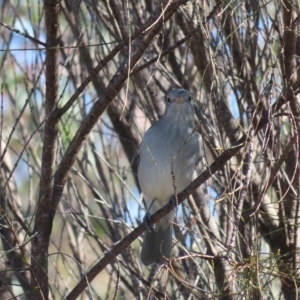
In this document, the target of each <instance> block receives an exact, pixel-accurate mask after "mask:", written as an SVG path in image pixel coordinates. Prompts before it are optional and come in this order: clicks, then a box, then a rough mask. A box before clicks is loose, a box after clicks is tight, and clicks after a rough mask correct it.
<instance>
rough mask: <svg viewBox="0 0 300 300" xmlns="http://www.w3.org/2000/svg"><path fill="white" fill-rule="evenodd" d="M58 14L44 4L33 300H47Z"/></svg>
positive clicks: (47, 1)
mask: <svg viewBox="0 0 300 300" xmlns="http://www.w3.org/2000/svg"><path fill="white" fill-rule="evenodd" d="M59 12H60V5H59V4H58V2H56V1H52V0H45V22H46V34H47V50H46V74H45V75H46V98H45V117H46V121H45V127H44V136H43V138H44V139H43V152H42V166H41V177H40V178H41V179H40V189H39V197H38V203H37V209H36V215H35V222H34V232H36V233H38V235H37V236H36V237H35V238H34V239H33V242H32V266H33V269H32V271H33V278H32V288H33V290H35V291H36V292H34V296H33V297H32V299H41V294H40V292H39V290H41V292H42V295H43V298H44V299H48V293H49V285H48V255H47V254H48V247H49V240H50V234H51V227H52V226H51V216H50V206H51V199H52V192H53V174H54V163H55V155H56V139H57V133H58V126H57V124H58V120H57V118H55V115H54V114H52V112H53V111H54V109H55V107H56V103H57V99H58V54H59V51H58V49H57V47H58V45H59Z"/></svg>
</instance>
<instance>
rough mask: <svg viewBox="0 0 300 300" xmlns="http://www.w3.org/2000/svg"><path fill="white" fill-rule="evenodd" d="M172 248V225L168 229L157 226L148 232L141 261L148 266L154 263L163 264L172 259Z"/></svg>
mask: <svg viewBox="0 0 300 300" xmlns="http://www.w3.org/2000/svg"><path fill="white" fill-rule="evenodd" d="M171 247H172V225H171V224H169V226H168V227H167V228H163V227H161V226H159V224H157V225H156V228H151V231H150V230H147V231H146V233H145V236H144V241H143V245H142V251H141V261H142V263H143V264H144V265H146V266H148V265H151V264H154V263H157V264H163V263H165V262H166V261H167V260H168V259H170V255H171Z"/></svg>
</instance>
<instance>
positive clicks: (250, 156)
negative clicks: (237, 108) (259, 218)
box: [228, 107, 254, 251]
mask: <svg viewBox="0 0 300 300" xmlns="http://www.w3.org/2000/svg"><path fill="white" fill-rule="evenodd" d="M247 118H248V124H250V129H249V134H248V141H249V146H248V156H247V162H246V164H247V167H246V172H245V179H244V182H243V186H242V190H241V194H240V198H239V200H238V203H237V206H236V213H235V218H234V226H233V230H232V235H231V239H230V243H229V245H228V249H229V251H231V250H232V249H233V246H234V243H235V237H236V233H237V229H238V227H239V223H240V218H241V216H242V210H243V206H244V201H245V199H246V196H247V191H248V186H249V183H250V177H251V165H252V160H253V137H254V128H253V126H252V122H251V120H252V108H251V107H248V109H247Z"/></svg>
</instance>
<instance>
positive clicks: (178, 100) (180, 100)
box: [174, 97, 184, 104]
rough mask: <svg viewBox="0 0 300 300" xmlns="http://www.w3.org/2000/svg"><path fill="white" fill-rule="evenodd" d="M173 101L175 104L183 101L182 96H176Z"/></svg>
mask: <svg viewBox="0 0 300 300" xmlns="http://www.w3.org/2000/svg"><path fill="white" fill-rule="evenodd" d="M174 102H175V103H176V104H183V103H184V99H183V98H182V97H177V98H176V99H175V101H174Z"/></svg>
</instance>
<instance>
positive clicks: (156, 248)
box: [138, 89, 200, 266]
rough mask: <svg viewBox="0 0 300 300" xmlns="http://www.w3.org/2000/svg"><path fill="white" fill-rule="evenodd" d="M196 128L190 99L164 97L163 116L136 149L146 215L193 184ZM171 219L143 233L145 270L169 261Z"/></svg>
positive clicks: (180, 92)
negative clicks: (137, 149) (147, 267)
mask: <svg viewBox="0 0 300 300" xmlns="http://www.w3.org/2000/svg"><path fill="white" fill-rule="evenodd" d="M195 126H196V123H195V110H194V103H193V99H192V95H191V94H190V92H189V91H187V90H185V89H173V90H172V91H170V92H169V93H168V95H167V97H166V107H165V112H164V114H163V115H162V117H161V118H160V119H159V120H158V121H157V122H156V123H154V124H153V125H152V126H151V127H150V128H149V129H148V130H147V131H146V133H145V135H144V138H143V140H142V142H141V144H140V146H139V151H138V156H139V163H138V180H139V184H140V187H141V191H142V194H143V197H144V200H145V203H146V208H147V209H148V210H147V213H148V214H153V213H155V212H156V211H157V210H159V209H160V208H162V207H163V206H164V205H166V204H167V203H168V201H170V199H171V197H172V196H173V195H174V193H175V189H176V193H180V192H181V191H183V190H184V189H185V188H186V187H187V186H188V185H189V184H190V183H191V181H192V180H193V176H195V171H196V166H197V164H198V162H199V160H200V139H199V138H200V135H199V133H198V132H197V131H196V130H195ZM174 217H175V212H174V211H171V212H170V213H168V214H167V215H166V216H164V217H163V218H162V219H160V220H159V221H158V222H157V223H156V224H155V226H154V228H148V230H147V231H146V233H145V235H144V239H143V243H142V249H141V261H142V263H143V264H144V265H145V266H148V265H151V264H159V265H162V264H164V263H166V262H168V260H169V259H170V257H171V248H172V228H173V226H172V222H173V220H174ZM145 218H147V214H146V216H145ZM146 221H147V219H146Z"/></svg>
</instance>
